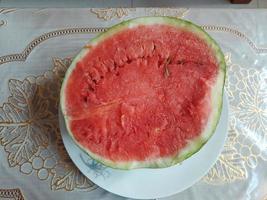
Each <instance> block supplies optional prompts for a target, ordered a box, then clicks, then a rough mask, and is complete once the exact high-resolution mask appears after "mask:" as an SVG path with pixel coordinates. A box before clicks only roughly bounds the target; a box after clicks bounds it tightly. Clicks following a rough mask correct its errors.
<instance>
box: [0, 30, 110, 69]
mask: <svg viewBox="0 0 267 200" xmlns="http://www.w3.org/2000/svg"><path fill="white" fill-rule="evenodd" d="M105 30H106V28H68V29H61V30H56V31H51V32H49V33H45V34H43V35H41V36H39V37H37V38H35V39H34V40H33V41H31V42H30V43H29V44H28V45H27V47H26V48H25V49H24V50H23V52H22V53H18V54H10V55H6V56H2V57H0V65H1V64H4V63H7V62H13V61H25V60H26V59H27V57H28V56H29V55H30V53H31V52H32V50H33V49H34V48H35V47H36V46H37V45H39V44H40V43H42V42H44V41H45V40H48V39H50V38H54V37H59V36H64V35H71V34H93V33H101V32H103V31H105Z"/></svg>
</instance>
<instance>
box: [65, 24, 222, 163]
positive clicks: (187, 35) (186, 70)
mask: <svg viewBox="0 0 267 200" xmlns="http://www.w3.org/2000/svg"><path fill="white" fill-rule="evenodd" d="M217 74H218V63H217V61H216V59H215V57H214V55H213V53H212V51H211V50H210V48H209V47H208V45H207V43H206V42H205V41H203V40H202V39H200V38H199V37H198V36H197V35H196V34H194V33H192V32H190V31H187V30H185V29H182V28H180V29H178V28H175V27H172V26H169V25H147V26H142V25H140V26H137V27H134V28H129V29H126V30H123V31H120V32H118V33H116V34H115V35H113V36H112V37H109V38H107V39H105V40H104V41H101V42H100V43H99V44H97V45H96V46H93V47H92V48H91V49H90V51H89V52H88V53H87V54H86V55H85V56H84V57H83V58H82V59H81V60H79V61H78V62H77V63H76V67H75V68H74V69H73V71H72V73H71V74H70V76H69V78H68V81H67V85H66V90H65V95H66V110H67V115H68V116H69V123H70V129H71V132H72V134H73V136H74V138H75V139H76V140H77V141H78V142H79V143H80V144H81V145H82V146H83V147H84V148H86V149H89V150H90V151H91V152H93V153H94V154H96V155H99V156H100V157H105V158H106V159H109V160H112V161H114V162H116V161H145V160H149V159H154V158H161V157H168V156H173V155H176V154H177V153H178V152H179V151H180V150H181V149H182V148H183V147H185V145H186V144H187V142H188V141H189V140H191V139H193V138H195V137H197V136H199V135H200V134H201V132H202V130H203V128H204V127H205V125H206V123H207V120H208V117H209V114H210V111H211V108H210V104H211V103H210V99H211V98H210V91H211V87H212V84H213V83H214V81H215V80H214V79H215V78H216V76H217Z"/></svg>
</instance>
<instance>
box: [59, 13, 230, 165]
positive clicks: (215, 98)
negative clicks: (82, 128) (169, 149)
mask: <svg viewBox="0 0 267 200" xmlns="http://www.w3.org/2000/svg"><path fill="white" fill-rule="evenodd" d="M156 24H157V25H158V24H162V25H169V26H172V27H176V28H178V29H183V30H186V31H189V32H192V33H194V34H196V35H197V36H198V37H200V38H201V39H203V40H204V41H205V42H206V44H207V45H208V46H209V48H210V49H211V50H212V52H213V54H214V56H215V58H216V60H217V63H218V74H217V77H216V80H215V81H214V83H213V85H212V88H211V95H210V102H211V106H210V107H211V111H210V114H209V117H208V121H207V123H206V126H205V127H204V128H203V130H202V132H201V134H200V135H199V136H198V137H195V138H193V139H191V140H189V141H188V142H187V144H186V146H185V147H184V148H183V149H182V150H180V151H179V152H177V153H176V154H175V155H172V156H165V157H160V158H153V159H146V160H143V161H137V160H133V161H114V160H111V159H109V158H107V157H104V156H101V155H98V154H96V153H93V152H92V151H90V149H89V148H85V147H84V146H83V145H81V144H80V142H78V141H77V140H76V139H75V136H74V133H73V132H72V130H71V127H70V120H71V119H70V116H69V115H68V113H67V109H66V95H65V93H66V87H67V84H68V80H69V77H70V76H71V74H72V72H73V70H74V69H75V67H76V64H77V62H78V61H80V60H81V59H83V58H84V57H85V55H87V54H88V53H89V52H90V48H86V47H84V48H83V49H82V50H81V52H80V53H79V54H78V55H77V56H76V57H75V58H74V60H73V62H72V64H71V65H70V67H69V69H68V70H67V72H66V75H65V78H64V81H63V84H62V88H61V94H60V106H61V110H62V113H63V116H64V120H65V124H66V127H67V130H68V133H69V134H70V136H71V137H72V138H73V140H74V142H75V143H76V144H77V145H78V146H79V147H80V148H81V149H83V150H84V151H85V152H86V153H88V154H89V155H90V156H91V157H92V158H94V159H95V160H97V161H99V162H100V163H102V164H104V165H106V166H109V167H112V168H117V169H135V168H164V167H169V166H172V165H175V164H177V163H181V162H182V161H183V160H185V159H187V158H188V157H190V156H192V155H193V154H194V153H196V152H197V151H199V150H200V149H201V147H202V146H203V145H204V144H205V143H206V142H207V141H208V140H209V138H210V137H211V136H212V134H213V133H214V132H215V129H216V126H217V123H218V121H219V118H220V113H221V109H222V99H223V88H224V81H225V74H226V64H225V60H224V56H223V53H222V51H221V49H220V47H219V46H218V44H217V43H216V42H215V41H214V40H213V39H212V38H211V37H210V36H209V35H208V34H207V33H206V32H205V31H204V30H203V29H201V28H200V27H199V26H197V25H195V24H193V23H191V22H189V21H185V20H181V19H177V18H172V17H143V18H136V19H132V20H128V21H124V22H122V23H120V24H118V25H115V26H113V27H111V28H110V29H108V31H106V32H104V33H102V34H100V35H98V36H97V37H95V38H94V39H92V40H91V41H90V42H89V43H88V45H89V46H97V45H98V44H99V43H101V42H103V41H104V40H105V39H107V38H109V37H112V36H114V35H116V34H117V33H119V32H121V31H123V30H126V29H131V28H135V27H138V26H140V25H142V26H150V25H156ZM88 45H87V46H88Z"/></svg>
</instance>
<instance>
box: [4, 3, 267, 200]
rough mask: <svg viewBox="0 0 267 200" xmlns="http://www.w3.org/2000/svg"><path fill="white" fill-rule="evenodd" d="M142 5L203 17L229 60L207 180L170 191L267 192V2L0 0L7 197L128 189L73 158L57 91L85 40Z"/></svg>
mask: <svg viewBox="0 0 267 200" xmlns="http://www.w3.org/2000/svg"><path fill="white" fill-rule="evenodd" d="M145 15H171V16H176V17H180V18H185V19H188V20H191V21H193V22H194V23H197V24H199V25H201V26H202V27H203V28H204V29H205V30H206V31H207V32H208V33H209V34H211V35H212V36H213V37H214V38H215V39H216V41H217V42H218V43H219V44H220V46H221V47H222V49H223V51H224V53H225V57H226V61H227V65H228V79H227V81H226V88H225V92H226V94H227V95H228V98H229V100H230V110H231V114H230V121H229V124H230V128H229V133H228V139H227V142H226V144H225V148H224V151H223V152H222V154H221V156H220V158H219V160H218V161H217V163H216V164H215V166H213V168H212V169H211V170H210V171H209V173H208V174H207V175H206V176H205V177H204V178H203V179H202V180H201V181H199V182H198V183H197V184H195V185H194V186H193V187H191V188H189V189H187V190H186V191H184V192H182V193H180V194H177V195H175V196H173V197H168V198H166V199H185V200H186V199H196V200H200V199H203V200H209V199H210V200H214V199H218V200H220V199H221V200H223V199H235V200H238V199H240V200H241V199H242V200H244V199H247V200H249V199H253V200H254V199H255V200H264V199H267V170H266V169H267V162H266V161H267V26H266V20H267V10H229V9H227V10H216V9H212V10H209V9H184V8H177V9H170V8H164V9H158V8H146V9H142V8H139V9H124V8H117V9H41V10H40V9H0V69H1V72H0V81H1V87H0V94H1V95H0V106H1V107H0V160H1V161H0V199H1V198H11V199H12V198H17V199H19V198H21V199H23V198H24V199H29V200H31V199H79V200H82V199H90V200H94V199H101V200H102V199H103V200H104V199H112V200H113V199H114V200H115V199H123V197H118V196H116V195H113V194H111V193H108V192H105V191H104V190H103V189H101V188H98V187H97V186H95V185H94V184H93V183H92V182H91V181H90V180H88V179H86V178H85V177H84V176H83V175H82V174H80V172H79V171H78V169H77V168H76V167H75V166H74V165H73V164H72V162H71V161H70V159H69V157H68V155H67V153H66V152H65V149H64V146H63V144H62V140H61V137H60V134H59V128H58V120H57V106H58V91H59V87H60V81H61V79H62V76H63V74H64V72H65V70H66V68H67V67H68V65H69V63H70V59H71V58H72V57H73V56H74V55H75V54H76V53H78V52H79V50H80V48H81V47H82V46H83V45H84V44H85V43H86V41H88V40H89V39H90V38H92V37H93V36H95V34H97V33H99V32H102V31H103V30H104V29H105V28H106V27H109V26H111V25H112V24H115V23H117V22H120V21H122V20H124V19H130V18H133V17H138V16H145ZM188 175H190V172H189V173H188ZM155 184H157V183H155Z"/></svg>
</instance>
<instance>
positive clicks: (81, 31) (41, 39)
mask: <svg viewBox="0 0 267 200" xmlns="http://www.w3.org/2000/svg"><path fill="white" fill-rule="evenodd" d="M181 17H183V16H181ZM2 23H4V22H2ZM0 26H1V21H0ZM202 28H203V29H205V30H206V31H218V32H228V33H231V34H233V35H236V36H238V37H240V38H242V39H244V40H245V41H246V42H247V43H248V44H249V45H250V46H251V48H252V49H253V50H254V51H255V52H256V53H258V54H261V53H267V48H259V47H257V46H256V44H255V43H254V42H253V41H252V40H251V39H249V38H248V37H247V36H246V35H245V34H244V33H241V32H240V31H237V30H235V29H232V28H228V27H222V26H208V25H204V26H202ZM106 30H107V28H105V27H103V28H69V29H62V30H56V31H52V32H49V33H45V34H43V35H41V36H39V37H37V38H36V39H34V40H33V41H31V42H30V43H29V44H28V45H27V47H26V48H25V49H24V50H23V52H22V53H17V54H10V55H6V56H2V57H0V65H1V64H4V63H7V62H13V61H25V60H26V59H27V57H28V56H29V55H30V53H31V52H32V50H33V49H34V48H35V47H36V46H37V45H39V44H40V43H42V42H44V41H45V40H48V39H50V38H53V37H59V36H63V35H71V34H88V33H89V34H91V33H92V34H93V33H101V32H104V31H106Z"/></svg>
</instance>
